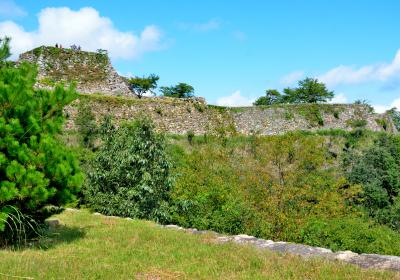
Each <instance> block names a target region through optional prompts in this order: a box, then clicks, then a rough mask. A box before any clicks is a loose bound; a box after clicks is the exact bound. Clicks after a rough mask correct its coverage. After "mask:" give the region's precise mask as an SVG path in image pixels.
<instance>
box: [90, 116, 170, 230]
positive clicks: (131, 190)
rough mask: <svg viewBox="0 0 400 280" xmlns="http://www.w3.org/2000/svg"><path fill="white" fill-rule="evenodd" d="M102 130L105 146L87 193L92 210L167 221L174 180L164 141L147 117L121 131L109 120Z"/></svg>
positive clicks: (96, 162)
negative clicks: (172, 180)
mask: <svg viewBox="0 0 400 280" xmlns="http://www.w3.org/2000/svg"><path fill="white" fill-rule="evenodd" d="M102 131H103V141H104V143H103V145H102V146H101V147H100V149H99V152H98V154H97V155H96V158H95V160H94V162H93V167H92V170H93V171H92V172H91V173H90V174H89V182H88V183H89V185H88V187H87V189H86V190H85V198H86V201H87V202H88V204H89V205H90V207H91V208H93V209H94V210H96V211H99V212H101V213H104V214H107V215H117V216H125V217H132V218H144V219H152V220H156V221H160V222H165V221H167V220H168V207H167V204H168V201H169V191H170V188H171V177H170V172H169V170H170V163H169V161H168V159H167V157H166V154H165V152H164V138H163V137H162V136H161V135H157V134H156V133H155V132H154V128H153V124H152V123H151V121H150V120H148V119H146V118H139V119H138V120H136V121H135V122H134V123H133V124H125V125H123V126H121V127H120V128H119V129H115V128H114V127H112V125H111V124H110V120H109V119H108V121H106V122H105V124H103V126H102Z"/></svg>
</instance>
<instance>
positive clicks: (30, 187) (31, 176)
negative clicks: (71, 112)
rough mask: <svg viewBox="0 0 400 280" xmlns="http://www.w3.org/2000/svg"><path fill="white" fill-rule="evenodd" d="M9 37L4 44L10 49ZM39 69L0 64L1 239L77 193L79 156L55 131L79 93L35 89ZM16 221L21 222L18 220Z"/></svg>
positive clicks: (1, 50)
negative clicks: (61, 140)
mask: <svg viewBox="0 0 400 280" xmlns="http://www.w3.org/2000/svg"><path fill="white" fill-rule="evenodd" d="M7 49H8V40H5V41H3V45H2V47H1V48H0V56H1V58H2V59H5V58H7V56H8V55H9V54H10V52H9V50H7ZM35 79H36V70H35V68H34V67H33V66H31V65H29V64H21V65H19V66H18V67H13V66H10V65H9V64H8V63H5V62H4V61H3V62H1V66H0V232H1V235H0V243H4V242H7V241H10V239H11V241H12V239H13V238H16V236H15V231H14V230H15V228H21V227H23V226H24V223H23V221H24V220H26V219H25V218H24V219H15V217H16V216H17V215H18V216H20V215H23V216H24V217H29V219H30V220H31V221H33V222H34V223H35V224H37V223H40V222H42V221H43V219H44V218H46V217H47V216H46V214H47V211H46V210H45V208H44V207H45V206H47V205H49V204H52V205H62V204H64V203H66V202H68V201H71V200H72V199H74V197H75V195H76V194H77V193H78V191H79V188H80V185H81V182H82V178H83V176H82V173H81V172H80V170H79V166H78V162H77V161H76V159H75V158H74V156H73V155H72V154H71V153H70V152H69V150H68V149H66V148H65V146H64V145H62V144H61V143H60V142H58V141H57V140H56V138H55V137H56V135H57V134H58V133H60V132H61V128H62V124H63V120H64V117H63V107H64V106H65V105H66V104H68V103H69V102H71V101H72V100H73V99H74V98H75V92H74V90H73V89H71V88H70V89H68V90H65V89H64V88H63V87H61V86H58V87H56V88H55V89H54V90H53V91H49V90H34V88H33V85H34V84H35V81H36V80H35ZM15 222H17V223H19V222H21V224H18V225H16V224H15Z"/></svg>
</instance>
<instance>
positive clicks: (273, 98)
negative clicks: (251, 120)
mask: <svg viewBox="0 0 400 280" xmlns="http://www.w3.org/2000/svg"><path fill="white" fill-rule="evenodd" d="M281 98H282V96H281V94H280V93H279V91H277V90H276V89H267V90H266V91H265V96H261V97H260V98H258V99H257V100H256V101H254V103H253V105H256V106H260V105H272V104H276V103H279V102H280V99H281Z"/></svg>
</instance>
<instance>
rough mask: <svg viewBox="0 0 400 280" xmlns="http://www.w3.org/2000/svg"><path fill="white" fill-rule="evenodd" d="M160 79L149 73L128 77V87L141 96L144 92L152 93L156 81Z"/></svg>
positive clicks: (155, 86)
mask: <svg viewBox="0 0 400 280" xmlns="http://www.w3.org/2000/svg"><path fill="white" fill-rule="evenodd" d="M159 79H160V77H158V76H157V75H154V74H151V75H149V76H148V77H142V78H141V77H133V78H130V79H128V83H129V88H130V89H131V90H132V91H133V92H134V93H135V94H136V95H137V96H138V97H139V98H142V97H143V95H144V94H146V93H151V94H154V90H155V89H156V88H157V82H158V80H159Z"/></svg>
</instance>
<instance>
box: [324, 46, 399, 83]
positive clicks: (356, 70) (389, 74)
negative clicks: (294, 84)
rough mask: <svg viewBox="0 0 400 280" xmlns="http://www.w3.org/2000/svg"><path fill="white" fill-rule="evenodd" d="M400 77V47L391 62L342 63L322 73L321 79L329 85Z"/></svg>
mask: <svg viewBox="0 0 400 280" xmlns="http://www.w3.org/2000/svg"><path fill="white" fill-rule="evenodd" d="M399 77H400V49H399V50H398V51H397V53H396V55H395V57H394V59H393V60H392V62H390V63H381V64H373V65H366V66H362V67H354V66H345V65H340V66H338V67H336V68H333V69H331V70H329V71H328V72H326V73H324V74H322V75H320V76H319V77H318V79H319V80H321V81H322V82H324V83H326V84H327V85H328V86H336V85H341V84H359V83H364V82H370V81H381V82H388V81H392V80H393V79H398V78H399Z"/></svg>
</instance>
